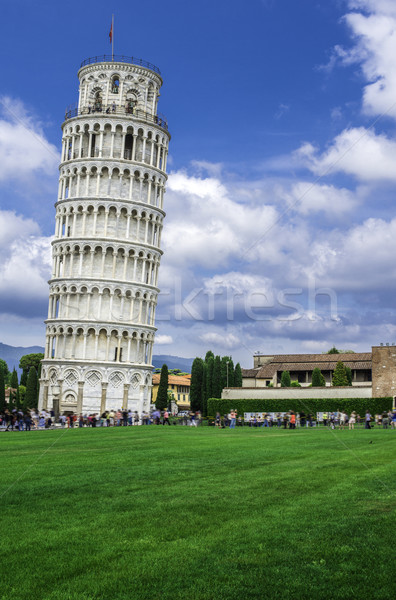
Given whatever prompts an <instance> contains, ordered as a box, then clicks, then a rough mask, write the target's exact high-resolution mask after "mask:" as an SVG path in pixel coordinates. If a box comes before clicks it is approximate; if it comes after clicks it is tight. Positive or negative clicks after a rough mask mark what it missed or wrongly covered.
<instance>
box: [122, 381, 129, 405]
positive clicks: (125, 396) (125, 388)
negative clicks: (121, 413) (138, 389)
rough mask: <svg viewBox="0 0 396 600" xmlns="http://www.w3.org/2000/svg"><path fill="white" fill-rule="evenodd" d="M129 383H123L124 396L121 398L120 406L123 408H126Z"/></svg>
mask: <svg viewBox="0 0 396 600" xmlns="http://www.w3.org/2000/svg"><path fill="white" fill-rule="evenodd" d="M129 386H130V384H129V383H124V396H123V398H122V408H123V409H124V410H127V409H128V392H129Z"/></svg>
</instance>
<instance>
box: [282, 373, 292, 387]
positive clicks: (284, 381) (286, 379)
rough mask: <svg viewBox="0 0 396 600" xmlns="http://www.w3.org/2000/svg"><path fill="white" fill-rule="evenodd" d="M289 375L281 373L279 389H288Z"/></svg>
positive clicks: (289, 383)
mask: <svg viewBox="0 0 396 600" xmlns="http://www.w3.org/2000/svg"><path fill="white" fill-rule="evenodd" d="M290 385H291V380H290V373H289V371H283V372H282V375H281V387H290Z"/></svg>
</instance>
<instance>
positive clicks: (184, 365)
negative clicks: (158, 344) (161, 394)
mask: <svg viewBox="0 0 396 600" xmlns="http://www.w3.org/2000/svg"><path fill="white" fill-rule="evenodd" d="M38 352H44V348H42V347H41V346H29V347H27V348H24V347H22V346H7V344H2V343H1V342H0V358H2V359H3V360H5V361H6V363H7V365H8V368H9V370H10V371H12V369H13V368H14V367H15V368H16V370H17V371H18V373H19V375H21V373H22V370H21V369H19V361H20V360H21V356H24V355H25V354H37V353H38ZM193 360H194V359H193V358H181V357H180V356H170V355H168V354H159V355H158V356H153V365H154V367H158V368H161V367H162V365H163V364H166V365H168V368H169V369H181V370H182V371H185V372H186V373H191V365H192V363H193Z"/></svg>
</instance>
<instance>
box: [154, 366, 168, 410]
mask: <svg viewBox="0 0 396 600" xmlns="http://www.w3.org/2000/svg"><path fill="white" fill-rule="evenodd" d="M155 406H156V408H158V410H165V408H167V406H168V365H162V369H161V376H160V382H159V386H158V393H157V398H156V400H155Z"/></svg>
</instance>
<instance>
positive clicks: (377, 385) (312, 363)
mask: <svg viewBox="0 0 396 600" xmlns="http://www.w3.org/2000/svg"><path fill="white" fill-rule="evenodd" d="M253 361H254V364H253V368H252V369H242V388H225V389H224V390H223V392H222V398H227V399H229V400H237V399H250V398H255V399H260V400H280V399H289V398H293V399H299V398H340V399H342V398H389V397H393V399H394V405H395V403H396V346H395V345H392V346H391V345H389V344H386V345H385V346H384V344H381V345H380V346H373V347H372V349H371V352H351V353H350V352H346V353H342V354H278V355H272V356H270V355H264V354H256V355H254V358H253ZM338 361H342V362H343V363H344V365H345V366H346V367H349V368H350V369H351V372H352V385H351V386H348V387H333V386H332V384H331V382H332V376H333V372H334V370H335V368H336V365H337V362H338ZM316 367H317V368H319V369H320V370H321V373H322V375H324V377H325V380H326V386H325V387H312V386H311V384H312V371H313V369H314V368H316ZM284 371H289V373H290V378H291V380H292V381H293V380H294V381H298V382H299V383H300V386H301V387H287V388H286V387H284V388H282V387H281V383H280V381H281V377H282V373H283V372H284Z"/></svg>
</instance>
